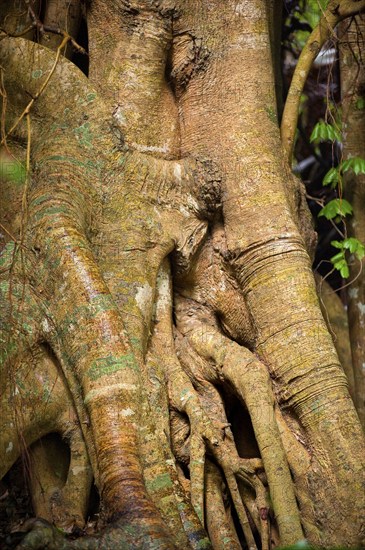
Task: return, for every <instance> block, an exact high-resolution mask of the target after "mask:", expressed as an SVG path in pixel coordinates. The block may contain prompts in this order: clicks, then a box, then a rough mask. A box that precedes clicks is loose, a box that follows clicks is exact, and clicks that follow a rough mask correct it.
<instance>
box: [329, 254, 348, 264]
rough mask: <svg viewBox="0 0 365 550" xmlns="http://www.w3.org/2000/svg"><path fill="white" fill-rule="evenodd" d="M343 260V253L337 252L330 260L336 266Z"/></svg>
mask: <svg viewBox="0 0 365 550" xmlns="http://www.w3.org/2000/svg"><path fill="white" fill-rule="evenodd" d="M344 259H345V253H344V252H343V251H342V252H339V253H338V254H335V255H334V256H332V258H331V262H332V263H333V264H336V263H338V262H340V261H342V260H344Z"/></svg>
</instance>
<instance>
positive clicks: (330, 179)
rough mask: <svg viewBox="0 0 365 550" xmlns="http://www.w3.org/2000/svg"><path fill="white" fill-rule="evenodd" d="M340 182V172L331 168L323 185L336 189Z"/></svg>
mask: <svg viewBox="0 0 365 550" xmlns="http://www.w3.org/2000/svg"><path fill="white" fill-rule="evenodd" d="M338 180H339V172H338V168H330V169H329V170H328V172H327V174H326V175H325V176H324V178H323V182H322V184H323V185H330V184H331V187H332V189H334V188H335V187H336V185H337V183H338Z"/></svg>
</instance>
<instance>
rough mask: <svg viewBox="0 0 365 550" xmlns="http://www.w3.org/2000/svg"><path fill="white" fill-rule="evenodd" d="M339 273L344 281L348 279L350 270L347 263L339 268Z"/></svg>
mask: <svg viewBox="0 0 365 550" xmlns="http://www.w3.org/2000/svg"><path fill="white" fill-rule="evenodd" d="M340 273H341V277H343V278H344V279H347V278H348V276H349V275H350V270H349V266H348V265H347V263H344V264H343V266H342V267H341V268H340Z"/></svg>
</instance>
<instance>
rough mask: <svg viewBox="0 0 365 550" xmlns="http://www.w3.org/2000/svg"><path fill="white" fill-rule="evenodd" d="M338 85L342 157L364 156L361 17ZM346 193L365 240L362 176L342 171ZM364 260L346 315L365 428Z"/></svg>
mask: <svg viewBox="0 0 365 550" xmlns="http://www.w3.org/2000/svg"><path fill="white" fill-rule="evenodd" d="M341 31H342V32H341V35H340V36H341V40H340V54H341V57H340V59H341V86H342V104H343V130H344V136H345V140H344V160H346V159H349V158H351V157H362V158H364V157H365V117H364V108H363V107H361V105H363V104H361V101H362V102H363V101H364V96H365V60H364V46H365V23H364V18H363V17H356V18H354V20H353V21H351V23H348V22H347V25H346V26H345V23H344V24H343V27H342V29H341ZM344 184H345V196H346V198H347V199H348V200H349V201H350V202H351V204H352V205H353V209H354V215H353V216H352V218H351V221H350V224H349V233H350V235H351V236H353V237H356V238H357V239H359V240H360V241H361V242H365V219H364V204H365V175H364V174H358V175H357V176H356V175H355V174H354V173H353V172H351V171H350V172H346V173H345V174H344ZM364 269H365V260H364V259H363V260H362V262H359V261H356V259H355V258H352V262H351V279H350V280H351V284H350V286H349V287H348V289H347V296H348V318H349V328H350V339H351V350H352V360H353V365H354V378H355V388H356V395H355V398H354V401H355V404H356V409H357V411H358V413H359V417H360V420H361V422H362V425H363V427H364V428H365V277H364Z"/></svg>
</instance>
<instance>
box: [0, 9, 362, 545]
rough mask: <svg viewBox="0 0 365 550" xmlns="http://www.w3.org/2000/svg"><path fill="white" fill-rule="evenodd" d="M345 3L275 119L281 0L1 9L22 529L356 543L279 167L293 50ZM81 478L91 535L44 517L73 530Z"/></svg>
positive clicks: (349, 438) (300, 233)
mask: <svg viewBox="0 0 365 550" xmlns="http://www.w3.org/2000/svg"><path fill="white" fill-rule="evenodd" d="M364 4H365V2H364V1H363V0H361V1H356V0H353V1H350V0H342V1H340V0H337V1H333V0H331V1H330V2H329V5H328V7H327V9H326V11H325V13H324V15H323V18H322V19H321V22H320V25H319V29H318V30H317V31H316V32H317V35H315V36H312V37H311V42H310V43H309V46H308V50H307V53H308V51H309V55H307V53H306V52H304V56H303V57H302V60H301V63H302V64H301V65H300V66H299V69H298V70H297V71H296V73H295V75H294V79H293V82H294V85H293V86H292V88H291V90H290V93H289V99H288V101H287V104H286V109H285V111H284V117H283V124H282V136H283V137H282V138H281V137H280V130H279V125H278V120H277V103H278V99H279V98H278V94H279V91H278V90H280V86H279V79H278V74H277V72H278V71H277V67H278V51H279V45H280V43H279V40H280V29H279V28H280V8H281V7H280V2H274V1H269V0H242V1H238V0H235V1H233V0H227V1H225V2H222V1H219V0H202V1H199V2H198V1H197V0H184V1H182V0H181V1H179V0H178V1H173V0H92V2H91V3H90V5H80V3H79V2H78V1H77V0H47V2H30V1H25V0H24V1H22V0H21V1H18V0H13V1H10V2H7V3H6V4H3V5H2V6H1V8H0V10H1V20H2V31H1V41H0V50H1V98H2V129H1V143H2V146H3V150H2V155H3V158H6V159H7V166H11V167H13V166H14V165H15V166H16V165H17V164H16V163H17V162H24V163H25V166H26V170H25V177H24V181H23V184H22V185H15V184H14V178H12V177H10V176H11V174H10V176H9V174H7V177H4V178H3V182H2V186H3V189H4V196H6V197H7V200H6V205H5V206H6V207H5V208H4V210H3V212H2V217H1V223H2V227H3V232H5V233H6V236H7V241H8V242H7V244H6V246H5V248H4V251H3V255H2V259H1V283H0V289H1V302H2V306H3V309H4V312H5V316H4V325H3V331H2V335H1V347H2V357H3V360H2V367H1V387H2V394H1V420H0V421H1V447H0V460H1V462H0V466H1V470H0V476H1V477H2V476H3V475H4V474H6V472H7V471H8V470H9V469H10V468H11V467H12V465H13V464H14V462H15V461H16V460H17V458H18V457H19V456H20V454H21V453H25V456H26V457H28V458H27V460H28V466H29V470H30V488H31V492H32V498H33V507H34V512H35V514H36V515H37V516H38V517H43V518H45V519H47V520H48V521H49V522H50V523H45V522H42V521H35V522H30V523H28V525H27V526H26V528H27V529H29V532H28V534H27V536H26V537H25V538H24V539H23V541H22V542H21V543H20V545H19V548H44V547H46V545H47V544H48V546H47V547H48V548H89V549H92V548H99V547H104V548H128V549H129V548H131V549H132V548H136V549H140V548H146V549H152V548H159V549H162V548H181V549H183V548H184V549H185V548H196V549H198V548H209V547H211V545H212V546H213V548H215V549H221V548H222V549H223V548H229V549H232V548H241V547H248V548H250V549H255V548H258V547H260V548H262V549H266V550H267V549H269V548H271V547H273V546H275V545H277V544H279V543H280V544H282V545H287V544H292V543H295V542H298V541H300V540H302V539H304V538H306V539H307V540H308V541H309V542H310V543H311V544H316V545H319V546H321V547H330V546H335V545H340V544H341V545H344V546H348V547H350V546H356V545H360V544H361V543H362V542H364V538H365V533H364V487H363V483H364V468H363V467H364V457H365V453H364V440H363V434H362V431H361V426H360V423H359V420H358V417H357V415H356V412H355V409H354V406H353V403H352V400H351V398H350V396H349V392H348V383H347V380H346V376H345V374H344V371H343V369H342V368H341V366H340V363H339V360H338V356H337V353H336V350H335V348H334V344H333V340H332V337H331V334H330V333H329V331H328V328H327V326H326V323H325V321H324V319H323V316H322V313H321V310H320V304H319V300H318V297H317V293H316V287H315V282H314V278H313V274H312V269H311V256H312V254H313V250H314V247H315V242H316V237H315V233H314V231H313V228H312V222H311V218H310V215H309V212H308V210H307V206H306V201H305V191H304V188H303V186H302V184H301V182H300V181H298V180H297V179H296V178H295V177H294V176H293V175H292V173H291V170H290V150H291V144H292V140H293V135H294V134H293V132H294V130H295V119H296V112H297V101H298V98H299V95H300V91H301V86H302V85H303V83H304V80H305V76H306V71H307V68H308V67H309V66H310V63H311V60H312V59H313V58H314V57H315V54H316V53H318V51H319V49H320V47H321V44H322V42H323V40H325V39H326V37H328V35H329V33H330V32H333V27H334V26H335V25H336V24H337V23H338V22H339V21H340V20H341V19H343V18H345V17H348V16H350V15H353V14H355V13H357V12H359V11H361V10H362V9H364ZM82 18H84V19H85V20H86V24H87V34H88V60H89V65H88V71H87V72H88V74H87V76H86V75H85V74H83V73H82V72H81V70H80V69H79V68H78V67H77V66H76V65H75V63H73V62H72V60H73V59H75V53H74V52H75V51H76V52H78V54H79V55H83V48H81V47H80V46H79V45H78V43H77V34H78V28H79V25H80V21H81V20H82ZM83 24H85V23H83ZM305 55H307V57H305ZM79 64H80V63H79ZM283 145H284V146H283ZM3 164H4V163H3ZM4 166H5V164H4ZM4 203H5V201H4ZM55 434H60V435H61V436H62V438H63V440H64V441H65V442H67V446H68V448H69V457H68V452H65V447H64V446H62V445H61V444H60V440H59V438H57V437H55ZM60 472H61V473H60ZM93 479H94V481H95V485H96V487H97V489H98V492H99V495H100V500H101V504H100V517H99V522H98V532H97V533H95V534H92V535H88V536H83V537H79V538H78V539H76V540H72V541H71V540H67V539H66V538H64V537H63V536H62V535H61V534H60V532H59V531H58V530H57V529H54V528H53V527H52V526H51V524H52V523H54V524H55V525H57V526H60V527H64V528H66V529H69V528H70V527H72V526H74V525H77V526H79V527H83V525H84V521H85V515H86V514H87V509H88V500H89V492H90V486H91V483H92V480H93ZM244 541H245V542H244ZM245 545H246V546H245Z"/></svg>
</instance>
